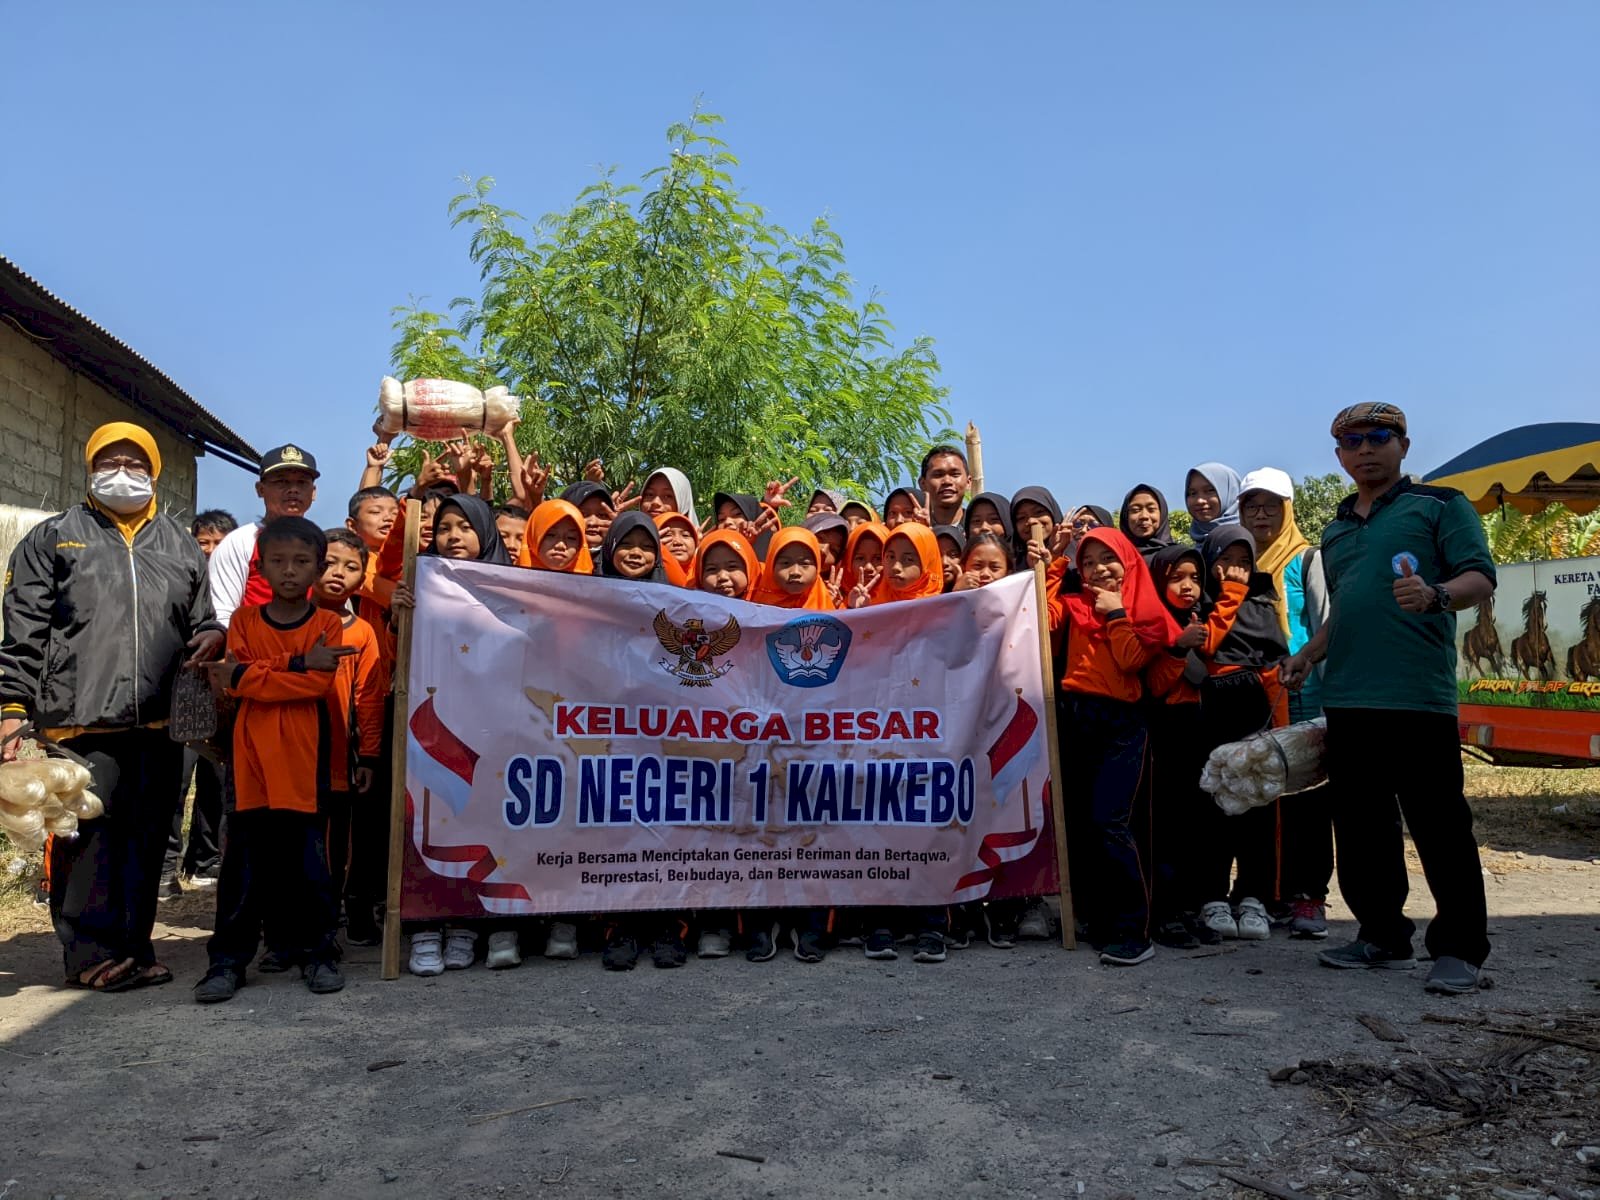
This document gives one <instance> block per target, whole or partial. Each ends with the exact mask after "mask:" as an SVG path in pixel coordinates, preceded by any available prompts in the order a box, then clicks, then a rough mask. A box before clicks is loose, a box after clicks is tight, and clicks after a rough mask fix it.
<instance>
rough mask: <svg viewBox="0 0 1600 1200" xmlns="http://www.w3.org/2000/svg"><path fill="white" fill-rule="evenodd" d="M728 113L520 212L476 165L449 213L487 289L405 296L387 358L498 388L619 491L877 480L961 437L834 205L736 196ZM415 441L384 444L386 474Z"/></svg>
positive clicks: (679, 130)
mask: <svg viewBox="0 0 1600 1200" xmlns="http://www.w3.org/2000/svg"><path fill="white" fill-rule="evenodd" d="M720 121H721V118H720V117H717V116H714V115H712V114H710V113H702V112H696V113H695V114H694V115H693V116H692V117H691V119H690V120H689V121H688V123H686V124H677V125H674V126H672V127H671V128H670V129H669V130H668V132H667V137H668V142H669V143H670V148H671V149H670V153H669V155H668V157H667V160H666V162H664V163H662V164H661V165H660V166H657V167H654V168H652V169H651V170H649V171H647V172H645V175H644V177H643V182H642V183H641V184H638V185H633V184H620V183H618V182H617V181H616V180H615V178H614V177H613V174H612V173H610V172H608V173H606V174H604V175H603V176H602V177H601V178H600V179H599V180H598V181H597V182H595V183H593V184H591V185H590V186H588V187H586V188H584V189H583V190H582V191H581V192H580V193H579V194H578V196H577V199H576V200H575V201H574V203H573V204H572V206H571V207H570V208H568V209H567V210H566V211H564V212H555V213H551V214H549V215H547V216H545V217H543V218H541V219H539V220H537V221H534V222H532V223H531V224H530V223H528V222H525V221H524V220H523V218H522V217H520V216H519V215H518V214H517V213H515V212H513V211H511V210H510V209H506V208H502V207H500V206H499V205H498V204H496V203H494V202H493V200H492V199H491V196H492V193H493V187H494V181H493V180H492V179H490V178H487V177H485V178H481V179H477V180H469V181H468V182H469V183H470V186H469V188H468V190H467V191H465V192H464V193H462V194H461V195H458V196H457V197H456V198H455V199H454V200H452V201H451V203H450V214H451V221H452V224H453V225H465V226H467V227H468V228H469V229H470V230H471V239H470V242H469V244H468V253H469V255H470V256H471V258H472V261H473V263H474V264H475V265H476V266H477V267H478V270H479V273H480V277H481V279H482V293H481V295H479V296H478V297H476V298H470V297H464V298H461V299H457V300H455V301H453V302H452V304H451V305H450V309H451V313H450V315H448V316H447V315H446V314H442V313H437V312H429V311H425V310H423V309H422V308H420V307H418V306H416V305H413V306H411V307H409V308H404V309H397V310H396V316H397V319H396V323H395V329H396V333H397V335H398V338H397V341H396V343H395V346H394V350H393V354H392V358H393V365H394V369H395V372H396V374H398V375H401V376H402V377H404V378H419V377H443V378H452V379H460V380H465V381H467V382H471V383H474V384H476V385H478V386H490V385H493V384H495V383H502V384H505V385H507V386H509V387H510V388H511V390H512V391H513V392H514V393H516V394H517V395H518V396H520V397H522V402H523V403H522V421H521V424H520V425H519V427H518V429H517V433H516V440H517V444H518V447H519V449H520V450H521V451H522V453H524V454H529V453H532V454H537V455H538V456H539V459H540V461H541V462H542V463H543V465H544V466H545V467H546V468H547V469H548V470H549V471H550V472H551V474H552V475H553V476H554V478H555V479H557V480H559V481H561V482H563V483H570V482H572V481H575V480H577V479H579V478H580V477H581V476H582V473H583V470H584V465H585V464H586V463H587V462H588V461H589V460H591V459H594V458H599V459H601V460H602V461H603V462H604V464H605V470H606V475H607V477H608V478H609V479H610V480H611V481H612V482H613V484H614V485H617V486H621V485H622V484H623V483H625V482H626V481H627V480H629V479H639V480H640V481H641V482H642V478H643V476H644V475H645V474H646V473H648V472H649V471H650V470H653V469H654V468H656V467H661V466H675V467H678V468H680V469H681V470H683V471H684V472H685V473H686V474H687V475H688V476H689V478H690V479H692V480H693V481H694V483H695V486H696V487H697V488H698V489H702V490H704V491H707V492H709V491H711V490H723V491H760V490H761V487H762V485H763V484H764V483H765V482H766V481H768V480H774V479H788V478H790V477H792V476H798V477H800V479H801V481H802V483H803V484H804V486H805V488H806V489H810V488H812V487H825V486H826V487H840V488H843V489H845V490H847V491H855V492H858V493H861V494H864V495H881V494H882V493H883V492H884V491H886V490H888V488H890V487H892V486H894V485H895V484H898V483H901V482H903V481H904V480H906V479H909V478H911V477H913V476H914V475H915V473H916V464H917V461H918V459H919V458H920V456H921V454H922V452H923V451H924V450H925V449H926V448H927V447H928V446H929V445H931V444H933V443H934V442H935V441H939V440H943V439H945V438H948V437H953V436H955V435H954V434H953V431H951V430H949V429H947V428H946V423H947V422H948V419H949V418H948V414H947V413H946V411H945V409H944V407H943V400H944V395H945V389H943V388H942V387H940V386H939V385H938V382H937V375H938V360H937V359H936V358H935V356H934V351H933V344H932V342H931V341H930V340H929V339H928V338H926V337H919V338H916V339H914V340H912V341H911V342H910V343H909V344H908V345H906V346H904V347H903V348H900V349H896V348H895V347H894V345H893V344H892V341H891V326H890V324H889V321H888V317H887V313H886V310H885V308H884V306H883V303H882V302H881V300H880V299H879V298H878V296H877V294H876V293H875V292H868V293H867V294H866V295H865V297H864V298H861V299H858V298H857V290H856V286H855V282H854V280H853V279H852V278H851V277H850V275H849V274H848V273H847V272H846V270H845V266H844V248H843V243H842V241H841V239H840V237H839V235H838V233H837V232H835V231H834V229H833V228H832V227H831V226H830V225H829V223H828V221H827V219H826V218H825V217H819V218H817V219H816V220H815V221H813V222H812V223H811V226H810V228H809V229H808V230H806V231H805V232H804V233H791V232H790V231H788V230H786V229H784V228H782V227H781V226H779V225H776V224H774V223H772V222H771V221H769V220H768V219H767V216H766V214H765V213H764V212H763V211H762V209H761V208H760V207H759V206H757V205H756V204H754V203H752V202H751V201H750V200H748V199H747V198H746V197H745V195H744V194H743V192H742V191H740V190H739V189H738V188H737V187H736V186H735V184H734V181H733V176H732V171H733V168H735V167H736V166H737V165H738V160H737V159H735V158H734V156H733V155H732V154H731V153H729V151H728V149H727V147H726V146H725V145H724V143H723V142H721V141H720V140H718V139H717V138H716V137H715V136H713V135H712V132H711V130H712V129H713V128H714V127H715V126H716V125H718V124H719V123H720ZM420 456H421V454H420V448H419V447H417V446H415V445H408V446H404V447H399V448H397V449H396V452H395V454H394V456H393V459H392V464H393V465H392V468H391V469H392V472H393V473H394V474H395V475H396V476H397V477H404V475H405V474H407V473H410V472H414V471H415V470H416V467H417V465H418V462H419V460H420ZM795 494H796V495H798V494H800V492H799V491H798V490H797V491H796V493H795Z"/></svg>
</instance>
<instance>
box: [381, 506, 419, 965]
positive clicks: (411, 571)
mask: <svg viewBox="0 0 1600 1200" xmlns="http://www.w3.org/2000/svg"><path fill="white" fill-rule="evenodd" d="M421 539H422V504H421V503H420V502H419V501H416V500H407V501H406V543H405V553H406V557H405V565H404V566H403V567H402V568H401V571H400V578H401V580H402V581H403V582H404V583H405V585H406V586H407V587H408V588H412V589H413V590H414V589H415V588H416V586H417V546H418V545H419V544H420V542H421ZM411 616H412V610H411V609H409V608H402V609H401V610H400V611H399V612H397V613H396V614H395V648H394V747H393V749H392V750H391V752H390V757H389V778H390V786H389V880H388V891H387V893H386V895H385V902H384V907H383V977H384V978H385V979H398V978H399V977H400V877H401V867H402V865H403V859H404V856H405V844H406V743H407V741H408V735H407V729H408V727H409V722H410V718H411Z"/></svg>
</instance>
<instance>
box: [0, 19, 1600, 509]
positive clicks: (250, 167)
mask: <svg viewBox="0 0 1600 1200" xmlns="http://www.w3.org/2000/svg"><path fill="white" fill-rule="evenodd" d="M5 23H6V41H7V43H8V45H7V50H6V56H5V57H6V68H5V72H4V74H3V77H0V101H3V103H4V106H5V109H6V111H7V112H8V113H9V114H10V115H9V118H8V120H7V124H6V151H5V155H4V167H3V168H0V253H4V254H6V255H7V256H9V257H11V258H13V259H14V260H15V261H17V262H18V263H19V264H21V265H22V267H23V268H24V269H25V270H27V271H28V272H30V273H31V274H33V275H34V276H36V277H37V278H39V279H40V280H41V281H42V282H43V283H44V284H45V285H46V286H47V287H49V288H50V289H51V290H53V291H55V292H56V293H57V294H58V295H61V296H62V297H64V298H65V299H66V300H67V301H68V302H69V303H71V304H73V305H75V306H77V307H78V308H80V309H82V310H83V311H84V312H86V313H88V314H89V315H90V316H92V317H94V318H95V319H96V320H98V321H100V322H101V323H102V324H104V325H105V326H107V327H108V328H109V329H111V330H112V331H113V332H114V333H116V334H117V335H118V336H120V337H122V338H123V339H124V340H125V341H127V342H129V343H130V344H132V345H133V346H134V347H136V348H137V349H138V350H140V351H141V352H142V353H144V354H145V355H146V356H147V357H149V358H150V359H152V360H153V361H154V362H156V363H157V364H158V365H159V366H161V367H162V368H163V369H164V370H166V371H167V372H168V373H169V374H171V375H172V376H173V377H174V378H175V379H177V380H178V381H179V383H180V384H182V385H183V386H184V387H185V388H186V389H188V390H189V391H190V392H191V393H192V394H193V395H194V396H196V397H197V398H198V399H200V400H201V401H202V402H203V403H204V404H206V405H207V406H208V407H210V408H212V409H213V410H214V411H216V412H217V413H218V414H219V415H221V416H222V417H223V418H224V419H225V420H226V421H228V422H229V423H230V424H231V425H233V426H234V427H235V428H236V429H238V430H239V431H240V432H241V433H242V434H244V435H245V436H246V438H248V439H249V440H251V441H252V442H253V443H254V444H255V445H256V446H257V447H258V448H265V447H267V446H269V445H272V444H275V443H278V442H281V441H285V440H294V441H297V442H300V443H302V444H304V445H306V446H308V447H309V448H311V449H312V450H313V451H314V452H315V453H316V455H317V456H318V458H319V460H320V461H321V464H322V467H323V471H324V487H323V491H322V499H321V501H320V502H319V504H318V506H317V510H316V511H317V513H318V514H320V515H321V516H323V517H324V518H325V519H327V520H328V521H330V522H332V521H334V520H336V519H337V518H338V516H339V515H340V511H339V510H341V509H342V507H343V502H344V498H345V497H346V495H347V494H348V492H349V490H350V489H351V488H353V487H354V483H355V479H356V476H357V474H358V472H359V470H360V464H361V451H362V448H363V446H364V445H365V444H366V442H367V441H368V440H369V438H368V434H367V432H366V431H367V428H368V426H369V425H370V423H371V419H372V405H373V403H374V401H375V398H376V394H377V385H378V380H379V378H380V377H381V376H382V375H383V374H384V372H385V370H386V367H387V361H388V348H389V345H390V343H391V341H392V336H391V331H390V312H389V310H390V308H391V307H392V306H394V305H396V304H402V303H405V302H406V301H407V299H408V298H409V297H412V296H417V297H424V296H425V297H428V298H429V300H430V301H431V302H432V303H435V304H438V305H442V304H443V303H444V302H446V301H448V299H449V298H450V297H452V296H455V295H458V294H461V293H463V292H469V291H472V290H473V288H474V285H475V278H474V273H473V271H472V269H471V267H470V264H469V263H468V262H467V259H466V255H465V249H464V247H465V238H464V234H463V233H462V231H452V230H451V229H450V228H449V225H448V221H447V219H446V214H445V204H446V202H447V201H448V199H449V197H450V196H451V195H452V194H453V193H454V192H455V191H456V190H457V185H456V182H455V179H456V177H457V176H458V175H460V174H461V173H463V172H467V173H472V174H492V175H494V176H496V177H497V179H498V180H499V182H500V191H499V194H498V199H499V200H500V201H501V202H502V203H504V204H506V205H508V206H510V207H513V208H516V209H519V210H520V211H523V212H527V213H540V212H544V211H548V210H550V209H554V208H559V207H562V206H564V205H565V204H566V203H567V202H568V201H569V200H570V199H571V197H572V196H573V195H574V194H575V193H576V192H577V191H578V189H579V188H581V187H582V186H583V185H584V184H586V183H588V182H589V181H590V180H591V179H592V178H593V177H594V174H595V170H596V168H597V167H598V166H600V165H602V164H616V165H617V166H618V167H619V168H620V174H621V175H622V176H623V177H627V178H631V177H636V176H637V175H638V174H639V172H640V171H641V170H643V169H644V168H646V167H648V166H651V165H653V164H654V163H656V162H657V161H659V159H660V158H661V157H662V154H663V147H664V142H663V132H664V130H665V128H666V126H667V125H668V123H670V122H671V121H673V120H675V119H679V118H680V117H682V116H683V115H684V114H685V113H687V112H688V111H689V109H690V107H691V105H692V103H693V101H694V98H695V97H696V96H702V97H703V103H704V105H705V107H706V108H708V109H710V110H712V111H715V112H719V113H721V114H723V115H724V116H725V117H726V118H727V124H726V126H725V127H724V136H725V137H726V138H727V139H728V141H729V142H730V143H731V145H732V149H733V150H734V151H735V153H737V154H738V155H739V156H740V157H741V159H742V161H743V166H742V168H741V170H740V171H739V173H738V176H737V178H738V179H739V181H740V182H741V183H742V185H743V186H744V187H745V189H746V191H747V194H748V195H749V197H750V198H751V199H753V200H755V201H756V202H758V203H760V204H762V205H764V206H765V207H766V208H767V210H768V211H769V213H770V214H771V215H772V216H773V217H774V219H777V220H779V221H781V222H782V223H785V224H789V225H792V226H802V225H804V223H805V222H807V221H809V220H810V218H811V217H813V216H814V215H815V214H817V213H819V212H823V211H826V212H828V213H829V214H830V217H831V219H832V220H833V222H834V224H835V226H836V228H837V229H838V230H839V231H840V233H841V234H842V235H843V237H844V239H845V248H846V254H847V257H848V262H849V266H850V269H851V272H852V274H853V275H854V276H855V277H856V278H857V279H858V280H859V281H860V283H861V284H862V286H863V287H866V286H875V287H877V288H879V289H881V291H882V292H883V293H884V299H885V302H886V303H887V305H888V308H889V312H890V315H891V317H892V318H893V320H894V322H895V324H896V326H897V328H898V330H899V332H900V334H901V335H903V336H904V337H905V338H909V337H911V336H913V335H916V334H928V335H930V336H932V337H933V338H934V339H935V340H936V342H937V348H938V353H939V356H940V359H941V361H942V364H943V371H942V381H943V383H944V384H945V385H946V386H948V387H949V389H950V409H951V415H952V418H953V420H954V422H955V424H957V425H958V426H960V425H962V424H964V423H965V422H966V421H967V420H968V419H969V418H975V419H977V420H978V422H979V424H980V426H981V427H982V431H983V436H984V452H985V459H986V463H987V468H988V476H989V482H990V484H991V486H995V485H998V486H1000V487H1002V488H1005V489H1010V488H1013V487H1015V486H1019V485H1021V484H1024V483H1033V482H1043V483H1046V484H1048V485H1050V486H1051V487H1052V488H1053V489H1054V490H1055V491H1056V493H1057V495H1058V496H1060V497H1061V499H1062V500H1063V501H1064V502H1068V503H1076V502H1083V501H1091V500H1092V501H1096V502H1100V503H1104V504H1107V505H1108V506H1109V505H1114V504H1115V503H1116V502H1117V501H1119V500H1120V498H1121V495H1122V493H1123V491H1124V490H1125V489H1126V488H1127V487H1128V486H1129V485H1130V484H1132V483H1133V482H1136V481H1139V480H1145V479H1149V480H1151V481H1153V482H1156V483H1158V484H1161V485H1163V486H1166V487H1167V488H1168V489H1169V494H1174V493H1176V492H1177V491H1178V490H1179V489H1180V488H1181V485H1182V480H1183V476H1184V472H1185V469H1186V468H1187V467H1188V466H1190V465H1192V464H1193V463H1195V462H1198V461H1202V460H1206V459H1221V460H1223V461H1225V462H1229V463H1231V464H1233V465H1234V466H1236V467H1238V468H1239V469H1241V470H1246V469H1248V468H1250V467H1252V466H1256V465H1261V464H1264V463H1271V464H1273V465H1278V466H1282V467H1285V468H1286V469H1288V470H1289V471H1290V472H1291V473H1293V474H1295V475H1297V476H1298V475H1302V474H1306V473H1309V472H1323V471H1327V470H1332V469H1334V463H1333V459H1332V454H1331V443H1330V441H1329V438H1328V436H1327V423H1328V420H1329V418H1330V417H1331V415H1332V413H1333V412H1334V411H1335V410H1337V409H1338V408H1339V407H1341V406H1343V405H1344V404H1346V403H1350V402H1353V401H1356V400H1362V399H1383V400H1389V401H1393V402H1396V403H1399V404H1401V405H1402V406H1403V407H1405V409H1406V410H1407V411H1408V412H1409V413H1410V415H1411V418H1412V424H1413V439H1414V446H1413V451H1412V466H1413V468H1414V469H1416V470H1417V471H1418V472H1419V473H1421V472H1422V471H1426V470H1428V469H1430V468H1432V467H1434V466H1436V465H1438V464H1439V463H1441V462H1443V461H1445V460H1446V459H1448V458H1450V457H1451V456H1452V455H1454V454H1456V453H1457V452H1459V451H1460V450H1462V449H1464V448H1465V447H1467V446H1469V445H1471V444H1472V443H1474V442H1476V441H1478V440H1480V439H1481V438H1482V437H1486V436H1488V435H1490V434H1492V433H1495V432H1498V431H1500V430H1501V429H1504V428H1507V427H1509V426H1512V425H1516V424H1521V423H1525V422H1529V421H1538V420H1582V419H1591V420H1592V419H1595V414H1596V412H1597V401H1600V337H1597V336H1596V329H1597V328H1600V216H1597V214H1600V71H1596V70H1595V66H1594V63H1595V52H1596V48H1597V47H1600V6H1597V5H1594V4H1590V3H1584V2H1575V3H1560V2H1553V0H1552V2H1545V3H1540V4H1537V5H1509V4H1497V5H1489V4H1474V3H1442V2H1436V3H1410V4H1405V5H1395V4H1392V3H1348V4H1337V5H1335V4H1324V5H1304V4H1294V5H1289V4H1281V3H1233V4H1229V3H1221V2H1219V3H1213V4H1203V5H1202V4H1193V3H1155V2H1150V3H1141V4H1115V5H1113V4H1103V3H1102V4H1087V3H1057V4H1041V5H1032V6H1030V5H983V6H978V5H971V6H957V5H955V4H938V3H935V4H927V3H920V4H887V3H884V4H860V3H855V4H849V5H842V4H841V5H835V4H808V5H804V6H801V5H787V6H785V5H765V6H754V5H731V4H727V5H717V4H708V5H701V6H697V7H695V8H693V10H692V11H685V12H675V13H674V14H672V15H670V17H669V16H668V15H667V10H665V9H663V8H662V7H661V6H660V5H657V4H637V5H635V4H611V5H607V6H605V7H604V8H600V7H597V6H594V5H571V6H566V7H560V8H558V7H555V6H535V5H529V4H492V3H483V4H476V5H472V6H464V7H456V8H452V7H450V6H440V5H438V4H429V5H421V4H400V3H392V4H376V3H371V4H340V5H332V4H316V5H312V4H295V3H279V4H274V5H272V6H270V7H268V6H257V7H256V8H254V9H249V8H246V7H245V6H239V5H208V4H199V3H192V4H168V5H122V4H117V5H112V4H101V5H94V4H82V5H48V6H47V5H29V6H22V5H17V6H9V11H8V12H7V15H6V22H5ZM752 482H756V481H752ZM250 485H251V480H250V478H249V477H248V476H247V475H245V474H244V473H243V472H241V471H238V470H237V469H235V468H232V467H228V466H225V465H222V464H220V463H218V462H215V461H212V462H209V463H206V464H205V465H203V467H202V473H201V495H200V500H201V503H202V504H203V505H208V506H209V505H214V504H220V505H223V506H225V507H231V508H233V509H235V510H236V512H237V513H238V514H239V515H240V516H241V517H243V516H245V515H247V514H248V513H249V512H250V511H251V509H252V507H253V496H252V491H251V486H250ZM1179 502H1180V503H1181V501H1179Z"/></svg>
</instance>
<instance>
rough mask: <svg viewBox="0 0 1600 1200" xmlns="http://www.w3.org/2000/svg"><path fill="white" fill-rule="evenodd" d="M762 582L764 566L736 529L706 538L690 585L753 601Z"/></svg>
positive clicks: (715, 593)
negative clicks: (762, 566)
mask: <svg viewBox="0 0 1600 1200" xmlns="http://www.w3.org/2000/svg"><path fill="white" fill-rule="evenodd" d="M760 582H761V563H760V562H759V561H758V560H757V559H756V552H755V551H754V550H752V549H751V548H750V541H749V539H748V538H746V537H745V536H744V534H742V533H740V532H739V531H738V530H736V529H716V530H713V531H712V532H710V533H708V534H707V535H706V536H705V540H704V541H702V542H701V543H700V548H699V549H698V550H696V551H695V554H694V562H693V563H692V564H691V565H690V569H689V586H690V587H692V588H697V589H698V590H700V591H702V592H710V593H712V594H713V595H716V596H726V597H727V598H728V599H730V600H752V599H754V598H755V594H756V587H757V585H758V584H759V583H760Z"/></svg>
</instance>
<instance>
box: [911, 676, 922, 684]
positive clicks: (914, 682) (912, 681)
mask: <svg viewBox="0 0 1600 1200" xmlns="http://www.w3.org/2000/svg"><path fill="white" fill-rule="evenodd" d="M911 686H912V687H921V686H922V680H920V679H918V678H917V677H916V676H915V675H913V676H912V677H911Z"/></svg>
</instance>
